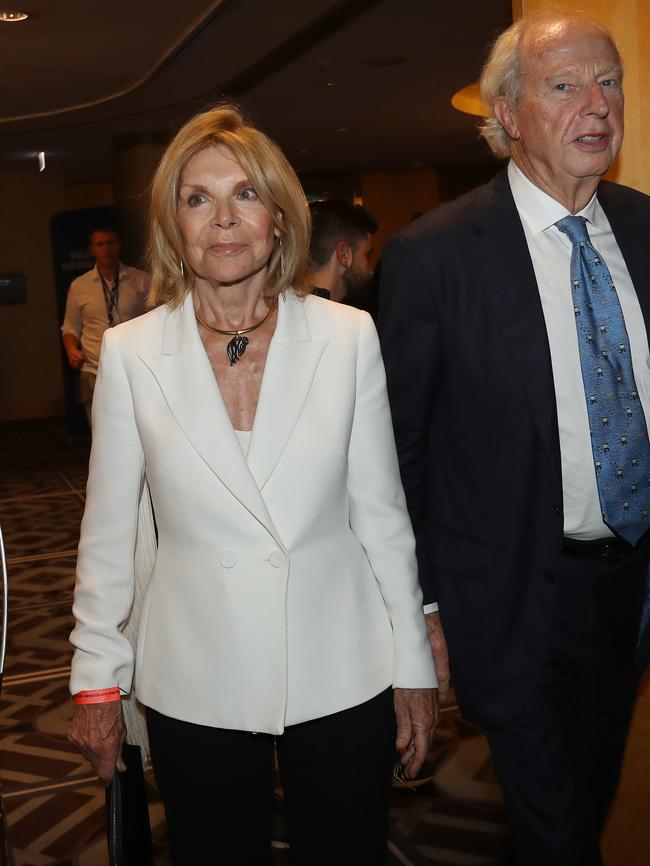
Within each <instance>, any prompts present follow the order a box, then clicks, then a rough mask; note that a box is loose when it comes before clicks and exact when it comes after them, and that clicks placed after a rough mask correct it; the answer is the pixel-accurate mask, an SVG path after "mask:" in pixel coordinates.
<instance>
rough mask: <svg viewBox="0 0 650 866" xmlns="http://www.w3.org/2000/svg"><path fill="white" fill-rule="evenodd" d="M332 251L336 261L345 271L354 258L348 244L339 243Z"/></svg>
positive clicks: (344, 242) (345, 242)
mask: <svg viewBox="0 0 650 866" xmlns="http://www.w3.org/2000/svg"><path fill="white" fill-rule="evenodd" d="M334 251H335V253H336V261H337V262H338V263H339V264H340V265H341V267H342V268H345V269H346V270H347V269H348V268H349V267H350V265H351V264H352V259H353V258H354V256H353V254H352V247H351V246H350V244H349V243H348V242H347V241H339V242H338V244H337V245H336V248H335V250H334Z"/></svg>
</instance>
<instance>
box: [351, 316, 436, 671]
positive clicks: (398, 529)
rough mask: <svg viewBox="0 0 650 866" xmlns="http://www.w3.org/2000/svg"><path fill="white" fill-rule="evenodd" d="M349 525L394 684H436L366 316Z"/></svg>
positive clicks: (380, 369)
mask: <svg viewBox="0 0 650 866" xmlns="http://www.w3.org/2000/svg"><path fill="white" fill-rule="evenodd" d="M348 497H349V506H350V526H351V528H352V531H353V532H354V533H355V535H356V536H357V538H358V539H359V541H360V542H361V544H362V545H363V547H364V549H365V552H366V556H367V557H368V560H369V562H370V565H371V567H372V569H373V571H374V574H375V577H376V578H377V581H378V583H379V586H380V589H381V593H382V595H383V598H384V602H385V604H386V607H387V610H388V614H389V617H390V620H391V624H392V628H393V642H394V659H395V662H394V678H393V685H394V686H396V687H401V688H431V687H435V686H436V685H437V680H436V676H435V667H434V663H433V658H432V655H431V648H430V644H429V640H428V636H427V630H426V623H425V619H424V613H423V611H422V593H421V591H420V587H419V584H418V578H417V563H416V558H415V541H414V538H413V531H412V528H411V522H410V520H409V515H408V511H407V508H406V502H405V499H404V490H403V488H402V483H401V480H400V474H399V466H398V462H397V454H396V452H395V439H394V435H393V428H392V424H391V417H390V409H389V407H388V397H387V394H386V377H385V374H384V365H383V362H382V359H381V352H380V349H379V341H378V339H377V333H376V331H375V326H374V324H373V323H372V319H371V318H370V316H369V315H368V314H367V313H362V314H361V317H360V332H359V348H358V355H357V371H356V403H355V409H354V419H353V424H352V433H351V437H350V448H349V465H348Z"/></svg>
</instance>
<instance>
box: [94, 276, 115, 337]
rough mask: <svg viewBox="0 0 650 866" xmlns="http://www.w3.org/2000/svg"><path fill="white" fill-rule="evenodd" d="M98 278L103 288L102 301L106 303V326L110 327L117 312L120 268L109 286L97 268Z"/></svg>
mask: <svg viewBox="0 0 650 866" xmlns="http://www.w3.org/2000/svg"><path fill="white" fill-rule="evenodd" d="M97 273H98V274H99V279H100V280H101V281H102V289H103V290H104V302H105V303H106V316H107V318H108V326H109V328H112V327H113V325H114V324H115V316H116V314H117V302H118V298H119V291H120V269H119V267H118V269H117V273H116V274H115V281H114V283H113V285H112V286H109V285H108V283H107V282H106V280H105V279H104V277H103V275H102V274H101V273H99V268H98V269H97Z"/></svg>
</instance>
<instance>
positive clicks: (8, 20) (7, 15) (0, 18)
mask: <svg viewBox="0 0 650 866" xmlns="http://www.w3.org/2000/svg"><path fill="white" fill-rule="evenodd" d="M27 18H29V14H28V13H27V12H15V11H14V12H12V11H9V10H8V9H3V10H2V11H0V22H1V23H3V24H15V22H16V21H26V20H27Z"/></svg>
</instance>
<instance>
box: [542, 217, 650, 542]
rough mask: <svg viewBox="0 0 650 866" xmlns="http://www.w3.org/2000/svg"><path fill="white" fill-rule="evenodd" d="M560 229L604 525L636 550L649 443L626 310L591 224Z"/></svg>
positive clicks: (649, 506) (649, 473)
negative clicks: (567, 250)
mask: <svg viewBox="0 0 650 866" xmlns="http://www.w3.org/2000/svg"><path fill="white" fill-rule="evenodd" d="M555 225H556V226H557V227H558V229H559V230H560V231H561V232H564V233H565V234H566V235H567V236H568V238H569V240H570V241H571V244H572V245H573V250H572V252H571V287H572V290H573V309H574V312H575V319H576V328H577V331H578V346H579V349H580V365H581V367H582V381H583V384H584V388H585V397H586V400H587V412H588V414H589V424H590V427H591V448H592V451H593V454H594V465H595V468H596V480H597V483H598V495H599V497H600V508H601V511H602V515H603V520H604V521H605V523H606V524H607V525H608V526H609V527H610V529H612V530H613V531H614V532H616V533H617V534H618V535H620V536H621V538H624V539H625V540H626V541H628V542H629V543H630V544H636V542H637V541H638V540H639V539H640V538H641V536H642V535H643V534H644V532H645V531H646V530H647V528H648V526H649V525H650V519H649V518H648V512H649V510H650V444H649V443H648V430H647V427H646V422H645V416H644V414H643V408H642V406H641V402H640V400H639V395H638V393H637V389H636V384H635V382H634V370H633V369H632V358H631V357H630V345H629V340H628V336H627V330H626V328H625V320H624V318H623V311H622V310H621V305H620V302H619V299H618V295H617V293H616V288H615V286H614V283H613V281H612V277H611V274H610V272H609V270H608V269H607V265H606V264H605V262H604V261H603V260H602V258H601V256H600V255H599V254H598V252H597V251H596V250H595V249H594V247H593V245H592V243H591V241H590V240H589V234H588V232H587V225H586V220H585V218H584V217H578V216H567V217H564V219H561V220H560V221H559V222H557V223H556V224H555Z"/></svg>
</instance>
